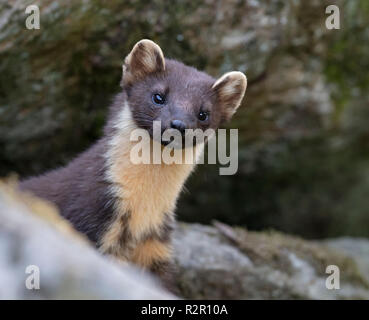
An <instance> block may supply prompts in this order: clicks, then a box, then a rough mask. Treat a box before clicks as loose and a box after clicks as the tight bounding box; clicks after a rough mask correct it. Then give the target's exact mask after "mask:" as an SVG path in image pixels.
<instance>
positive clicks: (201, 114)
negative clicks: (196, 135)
mask: <svg viewBox="0 0 369 320" xmlns="http://www.w3.org/2000/svg"><path fill="white" fill-rule="evenodd" d="M197 117H198V118H199V120H200V121H205V120H207V119H208V117H209V114H208V113H207V112H205V111H200V112H199V114H198V116H197Z"/></svg>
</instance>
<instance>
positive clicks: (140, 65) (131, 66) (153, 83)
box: [121, 40, 247, 135]
mask: <svg viewBox="0 0 369 320" xmlns="http://www.w3.org/2000/svg"><path fill="white" fill-rule="evenodd" d="M121 85H122V87H123V89H124V92H125V93H126V97H127V99H128V104H129V107H130V109H131V113H132V117H133V119H134V121H135V123H136V125H137V126H138V127H139V128H143V129H146V130H148V131H149V133H150V134H151V135H152V132H153V121H161V129H162V131H164V130H166V129H170V128H174V129H177V130H179V131H180V132H182V134H184V132H185V129H198V128H199V129H202V130H206V129H208V128H212V129H217V128H218V127H219V125H220V124H221V123H223V122H225V121H228V120H229V119H231V117H232V115H233V114H234V113H235V111H236V110H237V108H238V107H239V105H240V103H241V100H242V98H243V96H244V93H245V90H246V85H247V81H246V77H245V75H244V74H243V73H241V72H238V71H232V72H228V73H226V74H224V75H223V76H222V77H220V78H219V79H218V80H216V79H214V78H212V77H211V76H209V75H207V74H206V73H204V72H200V71H198V70H196V69H195V68H193V67H189V66H186V65H184V64H182V63H181V62H178V61H175V60H171V59H165V58H164V55H163V52H162V50H161V49H160V47H159V46H158V45H157V44H156V43H154V42H153V41H151V40H141V41H139V42H138V43H137V44H136V45H135V46H134V47H133V49H132V51H131V52H130V53H129V55H128V56H127V57H126V58H125V61H124V64H123V77H122V81H121Z"/></svg>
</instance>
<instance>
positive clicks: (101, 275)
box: [0, 184, 369, 299]
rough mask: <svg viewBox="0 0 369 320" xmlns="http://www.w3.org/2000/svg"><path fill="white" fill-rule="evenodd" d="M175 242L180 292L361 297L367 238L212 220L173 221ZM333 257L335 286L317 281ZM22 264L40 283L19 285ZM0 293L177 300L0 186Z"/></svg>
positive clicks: (368, 295)
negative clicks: (323, 237)
mask: <svg viewBox="0 0 369 320" xmlns="http://www.w3.org/2000/svg"><path fill="white" fill-rule="evenodd" d="M174 243H175V261H176V264H177V267H178V272H177V280H178V287H179V292H180V294H181V297H183V298H190V299H352V298H358V299H369V279H368V275H369V272H368V271H369V270H368V269H369V261H368V259H367V253H368V250H369V241H368V240H363V239H361V240H360V239H358V240H357V239H337V240H334V239H333V240H329V241H326V242H324V243H322V242H312V241H306V240H302V239H300V238H295V237H291V236H287V235H284V234H281V233H277V232H249V231H247V230H245V229H243V228H231V227H229V226H227V225H224V224H220V223H215V226H213V227H210V226H203V225H199V224H185V223H180V224H179V225H178V228H177V230H176V231H175V241H174ZM332 248H334V249H332ZM331 264H334V265H337V266H338V267H339V268H340V277H341V279H340V289H339V290H327V289H326V287H325V281H326V277H327V276H328V275H327V274H325V269H326V266H327V265H331ZM30 265H36V266H38V267H39V270H40V289H39V290H28V289H26V286H25V282H26V280H27V278H28V277H30V276H31V274H26V268H27V266H30ZM32 274H34V273H32ZM0 298H1V299H4V298H6V299H173V298H175V297H174V296H173V295H171V294H169V293H167V292H165V291H164V290H163V289H161V288H160V287H159V286H158V284H157V283H155V281H154V280H153V279H152V278H151V277H149V276H148V275H146V274H143V272H142V271H138V270H136V269H135V268H134V267H132V266H128V265H118V264H116V263H113V262H112V261H109V260H108V259H107V258H106V257H103V256H101V255H100V254H99V253H98V252H97V251H96V250H95V249H93V248H92V247H91V246H90V245H89V244H88V243H87V240H86V239H84V238H83V237H82V236H81V235H79V234H77V233H76V232H75V231H73V229H72V228H71V226H70V225H69V224H68V223H67V222H65V221H64V220H62V219H61V218H60V217H59V216H58V213H57V212H56V210H55V208H53V206H51V205H50V204H48V203H45V202H43V201H41V200H38V199H35V198H34V197H31V196H29V195H24V194H22V195H19V194H17V193H16V192H14V189H13V187H11V186H9V185H4V184H0Z"/></svg>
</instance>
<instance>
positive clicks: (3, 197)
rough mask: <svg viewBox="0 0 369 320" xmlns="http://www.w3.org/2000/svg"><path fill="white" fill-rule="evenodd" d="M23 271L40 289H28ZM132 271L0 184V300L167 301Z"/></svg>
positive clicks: (147, 279) (147, 278) (44, 207)
mask: <svg viewBox="0 0 369 320" xmlns="http://www.w3.org/2000/svg"><path fill="white" fill-rule="evenodd" d="M28 266H37V267H38V268H39V276H40V282H39V283H40V288H39V289H33V290H29V289H27V287H26V280H27V278H28V277H33V275H34V274H35V273H34V271H32V270H31V271H32V272H30V273H26V268H27V267H28ZM171 298H174V296H172V295H171V294H169V293H167V292H165V291H164V290H163V289H160V287H159V285H158V284H157V283H156V282H155V281H154V280H153V279H152V278H151V277H150V276H149V275H146V274H143V272H141V271H138V270H136V268H134V267H132V266H128V265H125V266H122V265H118V264H117V263H114V262H112V261H109V260H108V259H107V258H105V257H103V256H102V255H100V254H99V253H98V252H97V251H96V250H95V249H94V248H92V247H91V246H90V245H89V244H88V243H87V240H85V239H84V238H82V237H81V236H80V235H78V234H77V233H76V232H75V231H73V229H72V228H71V227H70V226H69V224H68V223H66V222H64V221H63V220H61V219H60V218H59V217H58V215H57V213H56V212H55V210H54V209H53V208H52V207H51V206H50V205H48V204H44V203H43V202H41V201H38V200H36V199H33V198H28V197H24V196H23V197H19V196H18V195H17V194H16V193H14V192H13V191H12V189H11V188H5V187H4V186H2V185H0V299H171Z"/></svg>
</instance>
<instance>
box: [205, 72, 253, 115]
mask: <svg viewBox="0 0 369 320" xmlns="http://www.w3.org/2000/svg"><path fill="white" fill-rule="evenodd" d="M246 87H247V79H246V76H245V75H244V74H243V73H242V72H239V71H232V72H228V73H226V74H224V75H223V76H221V77H220V78H219V79H218V80H217V81H216V82H215V83H214V84H213V86H212V90H213V91H214V92H215V94H216V96H217V99H218V103H219V104H220V106H221V108H222V115H223V120H225V121H228V120H230V119H231V118H232V116H233V114H234V113H235V112H236V110H237V109H238V107H239V106H240V104H241V101H242V98H243V96H244V95H245V91H246Z"/></svg>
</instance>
